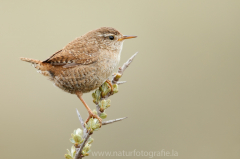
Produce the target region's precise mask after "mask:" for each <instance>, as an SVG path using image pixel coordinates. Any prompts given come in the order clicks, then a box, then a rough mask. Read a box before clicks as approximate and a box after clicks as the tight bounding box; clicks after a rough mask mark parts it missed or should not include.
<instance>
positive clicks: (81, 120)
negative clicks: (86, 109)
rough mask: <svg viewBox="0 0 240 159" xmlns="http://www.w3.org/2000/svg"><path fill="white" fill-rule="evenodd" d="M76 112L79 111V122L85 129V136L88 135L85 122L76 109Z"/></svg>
mask: <svg viewBox="0 0 240 159" xmlns="http://www.w3.org/2000/svg"><path fill="white" fill-rule="evenodd" d="M76 111H77V115H78V119H79V121H80V123H81V125H82V128H83V134H84V135H85V134H86V133H87V129H86V128H85V125H84V121H83V119H82V117H81V115H80V113H79V111H78V110H77V109H76Z"/></svg>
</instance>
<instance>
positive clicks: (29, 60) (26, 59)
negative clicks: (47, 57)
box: [20, 57, 42, 64]
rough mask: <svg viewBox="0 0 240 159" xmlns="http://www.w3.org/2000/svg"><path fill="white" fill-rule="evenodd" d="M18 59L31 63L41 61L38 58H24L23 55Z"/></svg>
mask: <svg viewBox="0 0 240 159" xmlns="http://www.w3.org/2000/svg"><path fill="white" fill-rule="evenodd" d="M20 59H21V60H22V61H26V62H30V63H32V64H40V63H41V62H42V61H40V60H34V59H30V58H25V57H20Z"/></svg>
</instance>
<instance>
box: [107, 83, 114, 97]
mask: <svg viewBox="0 0 240 159" xmlns="http://www.w3.org/2000/svg"><path fill="white" fill-rule="evenodd" d="M106 82H107V83H108V86H109V87H110V88H111V92H110V93H111V94H113V85H112V82H111V81H110V80H106Z"/></svg>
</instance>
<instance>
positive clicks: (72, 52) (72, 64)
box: [21, 27, 137, 124]
mask: <svg viewBox="0 0 240 159" xmlns="http://www.w3.org/2000/svg"><path fill="white" fill-rule="evenodd" d="M136 37H137V36H124V35H122V34H121V33H120V32H119V31H118V30H116V29H114V28H111V27H102V28H99V29H96V30H92V31H90V32H88V33H87V34H85V35H83V36H81V37H78V38H76V39H75V40H73V41H72V42H70V43H69V44H67V46H65V47H64V48H63V49H61V50H59V51H58V52H56V53H55V54H53V55H52V56H51V57H49V58H48V59H46V60H44V61H39V60H33V59H30V58H21V60H22V61H26V62H30V63H32V64H33V66H34V67H35V68H36V69H38V72H39V73H41V74H43V75H44V76H47V77H48V78H49V79H50V80H51V81H53V83H54V84H55V85H56V86H57V87H59V88H61V89H62V90H64V91H66V92H68V93H71V94H76V95H77V96H78V98H79V99H80V100H81V101H82V103H83V104H84V106H85V107H86V109H87V110H88V113H89V117H88V119H87V120H86V122H87V121H88V120H89V119H90V118H91V117H93V118H97V119H98V120H99V122H100V124H101V118H99V117H98V116H97V115H95V114H93V112H92V111H91V109H90V108H89V107H88V105H87V104H86V103H85V101H84V100H83V98H82V94H83V93H86V92H90V91H92V90H94V89H96V88H98V87H100V86H101V85H102V84H103V83H104V82H105V81H107V82H108V83H109V84H110V86H111V88H112V85H111V82H110V81H108V80H107V79H108V77H109V76H110V75H111V74H112V73H113V70H114V68H116V67H117V65H118V63H119V61H120V55H121V51H122V46H123V41H124V40H125V39H130V38H136Z"/></svg>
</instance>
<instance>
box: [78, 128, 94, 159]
mask: <svg viewBox="0 0 240 159" xmlns="http://www.w3.org/2000/svg"><path fill="white" fill-rule="evenodd" d="M90 135H91V132H90V131H89V132H88V133H87V136H86V137H84V141H83V143H82V144H81V146H80V148H79V150H78V151H77V153H76V155H75V159H82V158H83V157H84V156H82V150H83V148H84V146H85V144H86V142H87V140H88V138H89V137H90Z"/></svg>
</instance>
